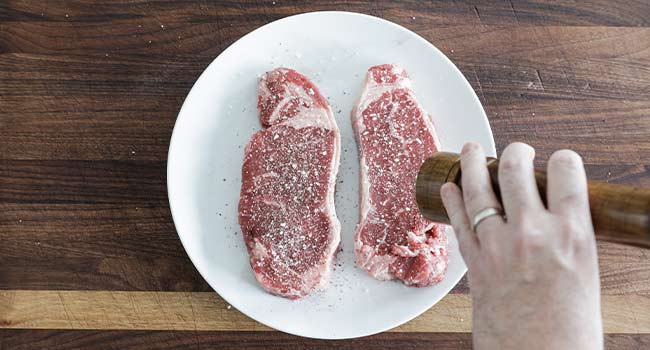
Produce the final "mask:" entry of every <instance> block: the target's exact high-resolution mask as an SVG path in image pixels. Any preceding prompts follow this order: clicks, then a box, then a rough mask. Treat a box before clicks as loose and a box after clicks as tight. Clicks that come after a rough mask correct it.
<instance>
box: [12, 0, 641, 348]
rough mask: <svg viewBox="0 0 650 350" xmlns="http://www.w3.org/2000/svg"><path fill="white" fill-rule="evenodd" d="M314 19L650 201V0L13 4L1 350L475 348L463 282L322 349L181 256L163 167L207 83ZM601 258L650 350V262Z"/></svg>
mask: <svg viewBox="0 0 650 350" xmlns="http://www.w3.org/2000/svg"><path fill="white" fill-rule="evenodd" d="M316 10H348V11H356V12H363V13H367V14H371V15H375V16H378V17H382V18H385V19H388V20H391V21H394V22H396V23H399V24H401V25H403V26H405V27H407V28H409V29H411V30H413V31H415V32H417V33H418V34H420V35H421V36H423V37H424V38H426V39H427V40H429V41H431V42H432V43H433V44H435V45H436V46H437V47H438V48H440V49H441V50H442V51H443V52H444V53H445V54H446V55H448V56H449V57H450V58H451V59H452V60H453V61H454V62H455V63H456V64H457V65H458V66H459V68H460V69H461V70H462V72H463V73H464V74H465V76H466V77H467V79H468V80H469V81H470V83H471V84H472V86H473V87H474V89H475V90H476V93H477V94H478V96H479V97H480V99H481V102H482V103H483V106H484V107H485V110H486V112H487V114H488V116H489V118H490V123H491V125H492V130H493V132H494V137H495V139H496V142H497V145H498V146H497V148H498V149H499V151H500V150H502V149H503V148H504V147H505V146H506V145H507V144H508V143H510V142H512V141H524V142H527V143H529V144H531V145H533V146H534V147H536V148H537V150H538V155H539V158H540V161H539V165H543V164H544V159H546V158H547V157H548V156H549V154H550V153H551V152H553V151H554V150H557V149H560V148H572V149H575V150H577V151H579V152H580V153H581V154H582V155H583V156H584V160H585V163H586V166H587V170H588V173H589V176H590V177H591V178H592V179H595V180H601V181H610V182H616V183H625V184H632V185H639V186H650V176H649V175H650V100H649V97H650V2H648V1H609V0H593V1H570V0H564V1H555V2H553V3H551V2H548V3H547V2H543V1H534V0H530V1H514V0H513V1H508V0H505V1H501V0H490V1H463V0H456V1H433V2H416V1H403V2H396V1H395V2H394V1H379V2H364V1H350V2H344V1H330V2H329V4H327V5H325V4H322V3H321V2H317V1H309V2H306V3H301V2H296V1H285V0H276V1H273V2H272V1H217V2H211V1H191V0H188V1H144V0H133V1H90V0H85V1H84V0H80V1H13V0H8V1H2V2H1V3H0V242H1V243H0V349H12V350H13V349H79V348H84V349H108V348H110V349H202V348H211V349H370V348H372V349H400V350H402V349H468V348H470V347H471V334H470V333H469V332H470V329H471V326H470V312H471V310H470V300H469V297H468V295H467V293H468V288H467V283H466V281H465V280H463V281H462V282H461V283H460V284H459V285H458V286H457V287H456V288H455V289H454V290H453V292H452V293H451V294H450V295H448V296H447V297H446V298H444V299H443V300H442V301H441V302H440V303H439V304H437V305H436V306H434V307H433V308H432V309H431V310H429V311H428V312H426V313H425V314H424V315H423V316H421V317H419V318H417V319H415V320H413V321H411V322H409V323H407V324H405V325H403V326H401V327H399V328H398V329H395V330H393V331H391V332H387V333H384V334H379V335H376V336H371V337H366V338H362V339H356V340H349V341H336V342H327V341H319V340H310V339H303V338H299V337H294V336H290V335H286V334H283V333H279V332H275V331H272V330H270V329H268V328H266V327H264V326H261V325H260V324H257V323H255V322H254V321H252V320H250V319H248V318H247V317H245V316H243V315H242V314H240V313H239V312H238V311H236V310H235V309H234V308H230V307H228V305H227V304H226V303H225V302H224V301H223V300H221V299H220V298H219V297H218V296H217V295H216V294H215V293H213V292H211V289H210V287H209V286H208V285H207V284H206V283H205V281H204V280H203V279H202V278H201V276H200V275H199V274H198V273H197V271H196V270H195V269H194V267H193V266H192V264H191V262H190V260H189V259H188V258H187V255H186V254H185V251H184V250H183V248H182V246H181V244H180V242H179V240H178V237H177V235H176V231H175V229H174V225H173V223H172V219H171V216H170V212H169V207H168V203H167V192H166V184H165V166H166V158H167V148H168V144H169V138H170V135H171V132H172V128H173V126H174V121H175V120H176V116H177V113H178V110H179V108H180V105H181V103H182V102H183V99H184V98H185V96H186V94H187V93H188V91H189V90H190V88H191V86H192V84H193V82H194V81H195V79H196V78H197V77H198V75H199V74H200V73H201V72H202V70H203V69H204V68H205V67H206V66H207V65H208V63H210V62H211V61H212V60H213V59H214V57H216V56H217V55H218V54H219V53H220V52H221V51H222V50H224V49H225V48H226V47H228V45H230V44H232V43H233V42H234V41H235V40H237V39H238V38H240V37H241V36H242V35H244V34H246V33H248V32H249V31H251V30H253V29H255V28H257V27H259V26H261V25H263V24H266V23H269V22H271V21H274V20H276V19H279V18H282V17H284V16H287V15H291V14H295V13H300V12H307V11H316ZM599 254H600V266H601V276H602V294H603V312H604V318H605V330H606V333H607V334H606V336H605V339H606V344H607V346H608V348H609V349H633V348H650V251H647V250H642V249H637V248H631V247H624V246H619V245H614V244H606V243H601V244H599ZM558 292H561V291H558Z"/></svg>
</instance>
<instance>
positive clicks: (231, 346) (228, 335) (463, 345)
mask: <svg viewBox="0 0 650 350" xmlns="http://www.w3.org/2000/svg"><path fill="white" fill-rule="evenodd" d="M0 347H1V348H2V349H12V350H27V349H34V348H37V349H40V350H77V349H87V350H95V349H97V350H104V349H107V348H108V349H123V350H146V349H151V348H152V347H153V348H156V349H160V350H181V349H215V350H267V349H269V350H313V349H321V350H342V349H382V350H404V349H408V350H431V349H432V348H433V349H437V350H459V349H471V348H472V339H471V334H469V333H415V332H414V333H383V334H377V335H373V336H370V337H364V338H359V339H350V340H339V341H331V340H317V339H305V338H300V337H296V336H292V335H288V334H284V333H280V332H247V331H235V332H230V331H228V332H224V331H221V332H206V331H199V332H195V331H79V330H73V331H61V330H22V329H10V330H7V329H4V330H0ZM605 347H606V349H609V350H618V349H621V350H623V349H624V350H628V349H647V348H648V347H650V334H605Z"/></svg>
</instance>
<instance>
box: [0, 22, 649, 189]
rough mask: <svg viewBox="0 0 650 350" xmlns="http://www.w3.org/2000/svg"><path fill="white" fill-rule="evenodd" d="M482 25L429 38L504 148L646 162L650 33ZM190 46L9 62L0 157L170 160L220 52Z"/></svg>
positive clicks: (2, 58) (11, 57) (0, 72)
mask: <svg viewBox="0 0 650 350" xmlns="http://www.w3.org/2000/svg"><path fill="white" fill-rule="evenodd" d="M474 28H475V27H474V26H461V27H447V28H444V29H434V30H425V31H423V32H422V33H421V34H423V35H424V36H425V37H426V38H427V39H429V40H431V41H432V42H434V43H436V44H437V45H438V46H440V48H441V49H443V50H445V51H446V53H447V54H449V55H450V57H451V58H452V59H454V60H455V61H456V62H457V63H458V64H459V66H460V68H461V70H462V71H463V73H464V74H465V76H466V77H467V78H468V80H469V81H470V82H471V83H472V85H473V86H474V88H475V89H476V91H477V94H478V95H479V97H480V98H481V100H482V102H483V104H484V106H485V109H486V111H487V112H488V115H489V117H490V120H491V123H492V126H493V131H494V134H495V138H496V140H497V144H498V145H499V148H502V147H503V146H505V145H506V144H507V143H509V142H511V141H515V140H519V141H526V142H529V143H531V144H533V145H534V146H536V147H537V148H538V149H539V150H540V155H541V156H548V155H549V154H550V152H551V151H552V150H554V149H557V148H576V149H577V150H578V151H580V152H582V153H584V155H585V158H586V160H587V163H588V164H593V165H597V166H608V164H609V163H612V164H613V165H620V166H622V167H623V168H626V169H630V168H634V166H639V165H641V166H643V165H646V164H648V156H647V155H648V154H650V153H649V152H647V151H648V147H649V146H648V144H647V142H645V140H646V139H647V133H646V130H648V128H650V101H648V100H647V99H646V98H645V97H646V96H648V94H649V93H650V87H649V85H648V84H647V81H649V80H650V60H648V57H649V56H650V48H648V47H647V45H646V44H647V43H648V42H650V29H648V28H601V27H596V28H595V29H592V28H582V27H575V28H574V27H562V28H556V27H554V28H547V29H539V28H537V27H526V28H523V29H518V30H516V31H513V30H509V29H508V28H501V27H500V28H491V29H488V30H479V32H478V33H476V32H475V31H474V30H473V29H474ZM594 32H595V33H594ZM211 38H213V37H210V36H206V37H205V39H204V40H206V41H211V40H212V39H211ZM199 46H200V45H199ZM213 46H214V44H213ZM217 46H218V45H217ZM191 47H192V48H193V49H190V50H189V51H187V52H186V53H184V54H178V55H177V56H176V57H173V58H170V57H167V58H164V57H157V56H148V57H144V56H138V55H135V54H131V55H124V54H117V55H110V56H109V57H105V56H103V55H99V56H96V55H57V56H52V55H42V54H39V55H34V54H5V55H0V82H1V83H2V84H0V102H1V103H0V106H1V107H0V108H1V110H2V112H3V118H1V119H0V126H2V128H0V158H4V159H62V158H63V159H89V160H92V159H131V160H160V161H162V160H164V159H165V158H166V155H167V146H168V142H169V138H170V135H171V130H172V127H173V123H174V120H175V116H176V114H177V112H178V109H179V106H180V105H181V103H182V101H183V99H184V97H185V95H186V93H187V92H188V91H189V88H190V87H191V85H192V84H193V82H194V79H196V77H197V76H198V75H199V74H200V72H201V70H202V69H203V68H204V67H205V65H207V64H208V63H209V62H210V61H211V60H212V58H213V57H214V56H213V55H212V54H213V53H210V54H209V55H207V56H206V55H204V53H203V51H202V50H201V49H200V48H198V49H197V48H196V46H191ZM214 47H215V48H217V47H216V46H214ZM504 47H507V48H508V49H507V50H503V49H502V48H504ZM167 49H170V48H167ZM217 49H219V50H220V48H217ZM452 51H453V52H452ZM188 54H192V56H188ZM214 55H216V53H214ZM90 116H92V118H91V117H90ZM70 140H74V141H73V142H71V141H70ZM594 144H596V145H598V146H599V147H593V145H594ZM621 154H622V155H623V156H621ZM607 171H608V172H612V173H621V170H619V169H615V168H609V169H608V170H607ZM634 171H635V172H636V173H639V172H640V169H639V168H635V169H634ZM626 176H627V174H623V175H622V176H617V177H618V178H625V177H626ZM637 177H640V176H637Z"/></svg>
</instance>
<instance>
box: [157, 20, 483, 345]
mask: <svg viewBox="0 0 650 350" xmlns="http://www.w3.org/2000/svg"><path fill="white" fill-rule="evenodd" d="M320 15H326V16H350V17H363V18H365V19H366V20H373V21H377V22H380V23H382V24H383V25H387V26H390V27H393V29H396V30H398V31H401V32H405V33H407V34H409V36H411V37H414V38H416V39H417V40H419V41H420V42H422V43H423V44H425V45H427V46H429V47H430V48H432V49H434V51H436V52H437V53H438V54H439V56H441V57H442V58H443V60H444V61H445V62H446V63H447V65H448V66H450V67H451V69H452V70H454V71H455V73H456V74H458V75H460V76H461V77H462V79H461V80H462V81H463V84H464V85H465V88H466V89H468V90H469V91H471V92H472V93H471V96H472V97H473V99H474V102H475V103H476V104H477V105H478V106H479V107H480V108H479V109H480V112H481V113H482V117H483V118H481V121H482V122H483V124H484V127H486V130H487V131H488V132H489V134H490V138H489V141H490V142H489V146H490V147H489V149H486V153H488V155H496V147H495V142H494V134H493V133H492V128H491V126H490V123H489V119H488V117H487V114H486V112H485V109H484V108H483V104H482V103H481V101H480V99H479V98H478V95H477V94H476V91H474V88H473V87H472V86H471V84H470V83H469V81H468V80H467V78H466V77H465V75H464V74H463V73H462V71H461V70H460V69H459V68H458V67H457V66H456V65H455V64H454V63H453V61H451V59H449V57H447V55H445V54H444V53H443V52H442V51H441V50H440V49H438V48H437V47H436V46H435V45H433V43H431V42H429V41H428V40H426V39H425V38H423V37H422V36H420V35H419V34H418V33H416V32H414V31H412V30H410V29H408V28H406V27H404V26H402V25H400V24H397V23H394V22H392V21H389V20H386V19H383V18H380V17H376V16H372V15H368V14H365V13H359V12H351V11H311V12H303V13H298V14H294V15H290V16H286V17H282V18H279V19H277V20H274V21H272V22H269V23H267V24H264V25H262V26H260V27H258V28H256V29H254V30H252V31H250V32H248V33H246V34H245V35H243V36H241V37H240V38H239V39H237V40H236V41H235V42H233V43H232V44H230V45H229V46H228V47H227V48H226V49H224V50H223V51H221V52H220V53H219V54H218V55H217V57H215V58H214V59H213V60H212V61H211V62H210V63H209V64H208V65H207V66H206V67H205V68H204V69H203V71H202V72H201V74H200V75H199V77H198V78H197V79H196V81H195V82H194V84H192V87H191V88H190V90H189V92H188V93H187V96H186V97H185V99H184V100H183V104H182V105H181V108H180V109H179V111H178V114H177V117H176V120H175V121H174V127H173V129H172V134H171V137H170V141H169V149H168V151H167V162H166V163H167V164H166V167H167V169H166V178H165V180H166V182H167V199H168V202H169V210H170V213H171V216H172V221H173V223H174V228H175V229H176V234H177V235H178V238H179V239H180V241H181V244H182V246H183V249H184V250H185V253H186V254H187V256H188V258H189V259H190V261H191V262H192V265H194V268H196V270H197V271H198V272H199V274H200V275H201V278H203V280H204V281H205V282H206V283H207V284H208V285H209V286H210V287H211V288H212V289H213V291H214V292H215V293H217V294H218V295H219V296H220V297H221V298H222V299H223V300H224V301H226V302H227V303H228V304H229V305H232V304H231V303H230V301H229V300H228V298H226V297H224V296H223V295H222V294H221V293H220V292H219V288H216V286H215V285H213V283H211V282H210V281H208V279H207V278H206V277H205V275H206V274H205V273H204V269H205V267H201V266H199V265H198V264H196V262H195V260H196V258H195V257H193V255H192V253H190V251H189V250H188V249H187V247H188V243H186V242H185V240H186V239H188V238H185V239H184V238H183V234H181V230H180V229H179V227H178V224H177V219H176V217H177V215H178V212H177V210H175V209H174V205H173V197H174V196H173V195H172V193H173V192H174V191H173V190H172V185H171V181H170V177H171V176H172V175H171V173H172V166H171V165H170V164H172V163H171V162H170V159H173V158H172V154H173V153H174V149H175V147H174V145H175V144H176V145H177V144H178V143H179V141H176V142H175V140H176V139H177V138H178V137H177V135H178V132H177V130H178V128H179V124H180V123H179V122H180V121H182V119H181V118H183V110H184V109H185V108H186V106H187V103H188V100H190V97H191V96H192V95H193V94H196V90H195V87H196V86H197V85H198V84H199V83H200V82H201V81H202V80H203V79H206V76H207V75H206V72H208V71H209V70H210V68H211V67H212V66H213V65H216V64H218V63H219V61H220V58H222V57H223V56H224V55H225V54H227V53H228V52H229V51H232V50H235V49H236V48H237V47H238V46H239V45H241V42H242V41H243V39H245V38H247V37H249V36H253V35H254V34H255V33H257V32H258V31H263V30H265V29H266V28H267V27H269V26H272V25H277V24H278V23H280V22H284V21H290V20H294V19H295V18H296V17H309V16H320ZM175 212H176V214H175ZM458 253H459V254H458V255H459V256H460V252H458ZM461 258H462V257H461ZM463 270H464V271H463V273H462V274H460V275H459V276H458V277H457V278H455V280H454V281H453V283H452V284H453V286H456V285H457V284H458V282H459V281H460V280H461V279H462V278H463V276H465V274H466V272H467V266H465V267H464V269H463ZM452 289H453V287H452ZM450 291H451V289H450ZM448 294H449V291H448V292H447V293H445V294H443V295H440V296H439V297H436V298H432V299H431V301H430V303H429V304H428V305H427V306H426V307H423V308H422V310H419V311H416V312H414V313H412V314H411V315H409V316H405V317H403V318H401V319H399V320H395V321H393V322H390V324H391V325H389V326H386V327H381V328H380V329H376V330H370V331H364V332H361V333H358V334H356V335H354V336H342V337H340V336H326V335H320V336H314V335H307V334H301V332H300V331H295V330H289V329H286V327H284V326H277V325H269V324H267V323H265V322H263V321H260V320H258V319H257V318H256V317H253V316H251V315H249V314H247V313H244V312H243V311H241V310H239V309H238V308H237V307H236V306H235V308H237V309H238V311H239V312H241V313H242V314H244V315H245V316H246V317H249V318H251V319H253V320H254V321H256V322H259V323H261V324H263V325H265V326H267V327H269V328H272V329H275V330H278V331H281V332H284V333H287V334H292V335H296V336H300V337H305V338H312V339H323V340H335V339H355V338H360V337H365V336H369V335H374V334H379V333H382V332H385V331H387V330H390V329H393V328H395V327H398V326H401V325H403V324H405V323H406V322H409V321H411V320H413V319H415V318H416V317H418V316H420V315H422V314H423V313H425V312H426V311H428V310H429V309H430V308H431V307H433V306H434V305H435V304H437V303H438V302H439V301H440V300H442V298H444V297H445V296H447V295H448Z"/></svg>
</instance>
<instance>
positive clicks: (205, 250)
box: [167, 12, 495, 339]
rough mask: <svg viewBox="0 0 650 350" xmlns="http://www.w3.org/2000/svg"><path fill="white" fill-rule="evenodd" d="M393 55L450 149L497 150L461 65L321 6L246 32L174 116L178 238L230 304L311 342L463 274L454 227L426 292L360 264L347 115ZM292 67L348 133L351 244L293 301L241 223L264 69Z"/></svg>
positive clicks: (346, 332)
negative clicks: (271, 281)
mask: <svg viewBox="0 0 650 350" xmlns="http://www.w3.org/2000/svg"><path fill="white" fill-rule="evenodd" d="M382 63H397V64H400V65H402V66H403V67H404V68H406V70H407V71H408V72H409V74H410V75H411V77H412V79H413V85H414V90H415V93H416V95H417V96H418V98H419V100H420V102H421V103H422V104H423V105H424V107H425V108H426V109H427V111H429V112H430V113H431V115H432V116H433V118H434V120H435V124H436V126H437V130H438V134H439V136H440V139H441V143H442V146H443V148H444V149H445V150H450V151H459V150H460V147H461V146H462V144H463V143H464V142H466V141H470V140H473V141H478V142H480V143H481V144H482V145H483V146H484V147H485V148H486V149H487V150H488V153H491V154H494V151H495V150H494V141H493V139H492V133H491V131H490V126H489V124H488V120H487V117H486V116H485V112H484V111H483V108H482V107H481V104H480V102H479V100H478V98H477V97H476V95H475V94H474V91H473V90H472V88H471V86H470V85H469V84H468V82H467V81H466V80H465V78H464V77H463V75H462V74H461V72H460V71H459V70H458V69H457V68H456V67H455V66H454V64H453V63H452V62H451V61H450V60H449V59H448V58H447V57H446V56H445V55H444V54H442V52H440V51H439V50H438V49H436V48H435V47H434V46H433V45H431V44H430V43H429V42H427V41H426V40H424V39H423V38H421V37H420V36H418V35H416V34H415V33H413V32H411V31H409V30H407V29H405V28H403V27H401V26H399V25H396V24H394V23H391V22H388V21H385V20H382V19H379V18H375V17H371V16H367V15H361V14H355V13H346V12H315V13H307V14H302V15H297V16H293V17H288V18H284V19H281V20H279V21H276V22H273V23H271V24H268V25H265V26H264V27H262V28H259V29H257V30H255V31H253V32H252V33H250V34H248V35H246V36H244V37H243V38H241V39H240V40H238V41H237V42H236V43H234V44H233V45H232V46H230V47H229V48H228V49H227V50H225V51H224V52H223V53H222V54H221V55H219V57H217V58H216V59H215V60H214V61H213V62H212V64H210V65H209V66H208V68H207V69H206V70H205V71H204V72H203V74H202V75H201V77H200V78H199V79H198V80H197V82H196V83H195V85H194V87H193V88H192V91H191V92H190V93H189V95H188V96H187V99H186V100H185V103H184V104H183V107H182V109H181V111H180V113H179V115H178V119H177V121H176V126H175V127H174V133H173V136H172V140H171V145H170V149H169V159H168V164H167V185H168V191H169V202H170V206H171V211H172V215H173V218H174V223H175V225H176V229H177V230H178V235H179V236H180V238H181V241H182V242H183V246H184V247H185V250H186V251H187V254H188V255H189V257H190V258H191V259H192V262H193V263H194V265H195V266H196V268H197V269H198V271H199V272H200V273H201V275H202V276H203V277H204V278H205V280H206V281H207V282H208V283H209V284H210V286H212V288H214V290H215V291H216V292H217V293H219V295H221V297H223V298H224V299H225V300H226V301H227V302H228V303H230V304H231V305H232V306H233V307H235V308H237V309H238V310H239V311H241V312H243V313H244V314H246V315H248V316H249V317H251V318H253V319H255V320H257V321H259V322H261V323H263V324H265V325H267V326H269V327H272V328H275V329H278V330H280V331H284V332H287V333H291V334H296V335H301V336H305V337H312V338H323V339H341V338H354V337H361V336H365V335H370V334H374V333H378V332H382V331H385V330H388V329H390V328H393V327H396V326H399V325H401V324H403V323H405V322H407V321H409V320H411V319H412V318H414V317H416V316H418V315H419V314H421V313H422V312H424V311H426V310H427V309H428V308H430V307H431V306H432V305H433V304H435V303H436V302H438V300H440V299H441V298H442V297H443V296H445V295H446V294H447V293H448V292H449V291H450V290H451V289H452V288H453V287H454V285H456V283H458V280H460V278H461V277H462V276H463V274H464V273H465V271H466V267H465V264H464V262H463V260H462V258H461V256H460V254H459V251H458V244H457V241H456V238H455V236H454V235H453V232H451V230H448V235H449V241H450V253H449V256H450V258H449V269H448V271H447V274H446V277H445V279H444V280H443V281H442V282H440V283H438V284H436V285H434V286H431V287H427V288H409V287H406V286H404V285H403V284H402V283H399V282H393V281H390V282H380V281H377V280H375V279H372V278H371V277H369V276H368V275H367V274H366V273H365V272H363V271H361V270H360V269H358V268H356V266H355V259H354V252H353V243H352V237H353V234H354V228H355V225H356V224H357V220H358V209H356V208H357V204H358V197H359V194H358V181H359V180H358V176H359V166H358V157H357V147H356V144H355V141H354V137H353V134H352V127H351V123H350V111H351V110H352V106H353V104H354V101H355V99H356V97H357V95H358V94H359V93H360V90H361V87H362V84H363V80H364V76H365V74H366V70H367V69H368V68H369V67H371V66H374V65H377V64H382ZM276 67H289V68H293V69H296V70H297V71H298V72H300V73H302V74H304V75H306V76H307V77H309V78H310V79H311V80H312V81H313V82H314V83H315V84H316V85H317V86H318V88H319V89H320V90H321V92H322V93H323V95H325V96H326V97H327V98H328V99H329V101H330V104H331V106H332V110H333V111H334V115H335V117H336V121H337V123H338V125H339V128H340V130H341V140H342V143H341V148H342V150H341V166H340V168H339V175H338V179H337V188H336V212H337V214H338V217H339V219H340V221H341V243H342V248H343V251H342V252H340V253H339V254H338V257H337V261H336V267H335V271H334V272H333V276H332V279H331V281H330V283H329V286H328V287H327V289H326V290H324V291H318V292H314V293H313V294H312V295H309V296H308V297H306V298H304V299H301V300H298V301H291V300H287V299H283V298H280V297H276V296H273V295H270V294H268V293H266V292H265V291H264V290H263V289H262V288H261V287H260V286H259V285H258V283H257V282H256V280H255V278H254V277H253V273H252V270H251V268H250V265H249V263H248V254H247V252H246V248H245V246H244V241H243V239H242V234H241V231H240V228H239V225H238V224H237V203H238V200H239V190H240V186H241V173H240V172H241V166H242V160H243V156H244V145H245V144H246V142H247V141H248V140H249V138H250V137H251V135H252V134H253V133H255V132H256V131H258V130H259V129H260V124H259V121H258V116H257V109H256V102H257V84H258V78H259V77H260V75H261V74H263V73H264V72H266V71H269V70H271V69H273V68H276Z"/></svg>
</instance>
